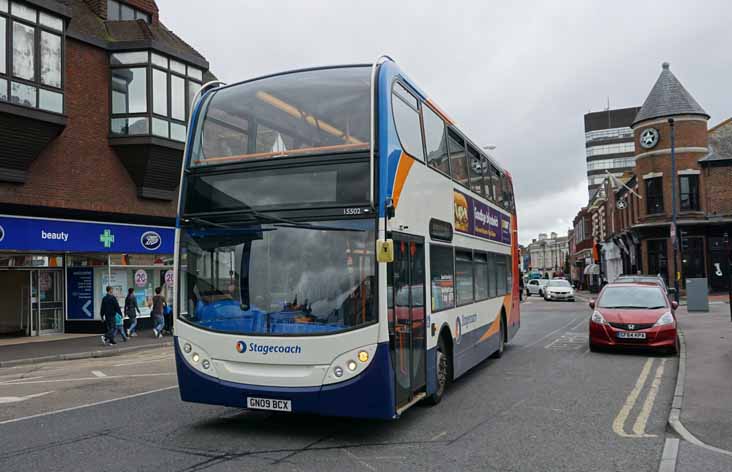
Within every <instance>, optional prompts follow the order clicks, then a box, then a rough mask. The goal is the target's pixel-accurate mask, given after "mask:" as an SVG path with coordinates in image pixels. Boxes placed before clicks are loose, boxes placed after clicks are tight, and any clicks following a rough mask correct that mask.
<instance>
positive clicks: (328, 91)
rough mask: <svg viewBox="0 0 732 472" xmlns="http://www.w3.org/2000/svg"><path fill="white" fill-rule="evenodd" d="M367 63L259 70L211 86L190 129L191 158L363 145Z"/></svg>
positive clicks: (211, 160)
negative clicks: (263, 74)
mask: <svg viewBox="0 0 732 472" xmlns="http://www.w3.org/2000/svg"><path fill="white" fill-rule="evenodd" d="M370 83H371V68H370V67H363V66H359V67H341V68H336V69H319V70H309V71H304V72H294V73H290V74H284V75H277V76H274V77H267V78H263V79H259V80H254V81H251V82H246V83H242V84H238V85H234V86H230V87H225V88H222V89H220V90H218V91H215V92H213V94H212V96H211V98H210V99H209V100H208V102H207V103H206V105H205V107H204V109H203V112H202V113H203V117H202V119H201V120H200V124H199V126H198V129H197V131H196V136H195V140H194V145H193V154H192V160H191V163H192V165H201V164H217V163H224V162H233V161H238V160H242V159H252V158H272V157H280V156H287V155H301V154H306V153H326V152H345V151H353V150H366V149H368V147H369V135H370V131H371V130H370V106H371V100H370V93H371V92H370Z"/></svg>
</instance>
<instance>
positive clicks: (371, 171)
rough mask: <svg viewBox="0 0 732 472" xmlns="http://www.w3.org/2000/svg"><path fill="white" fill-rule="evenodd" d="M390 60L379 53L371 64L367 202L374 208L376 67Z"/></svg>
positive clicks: (392, 60) (390, 59)
mask: <svg viewBox="0 0 732 472" xmlns="http://www.w3.org/2000/svg"><path fill="white" fill-rule="evenodd" d="M387 60H388V61H391V62H396V61H395V60H394V59H392V58H391V57H390V56H388V55H386V54H381V55H380V56H379V57H378V58H376V61H374V65H373V66H371V136H370V141H371V147H370V149H369V179H370V185H371V198H370V199H369V203H370V204H371V207H372V208H374V193H375V191H374V169H375V165H374V148H375V147H376V142H375V141H376V69H377V68H378V67H379V65H380V64H381V63H382V62H385V61H387Z"/></svg>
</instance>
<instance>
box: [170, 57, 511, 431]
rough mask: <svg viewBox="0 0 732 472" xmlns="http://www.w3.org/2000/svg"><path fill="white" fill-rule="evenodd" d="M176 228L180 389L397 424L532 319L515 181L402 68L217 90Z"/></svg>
mask: <svg viewBox="0 0 732 472" xmlns="http://www.w3.org/2000/svg"><path fill="white" fill-rule="evenodd" d="M193 108H194V110H193V112H192V115H191V120H190V128H189V139H188V142H187V144H186V152H185V157H184V162H183V171H182V178H181V198H180V205H179V215H178V228H177V236H176V264H177V277H176V295H175V296H176V299H177V300H178V302H177V303H176V304H175V312H176V321H175V335H176V340H175V353H176V363H177V372H178V381H179V385H180V395H181V398H182V399H183V400H184V401H190V402H200V403H209V404H217V405H228V406H232V407H243V408H249V409H264V410H275V411H286V412H293V413H315V414H321V415H335V416H350V417H363V418H382V419H392V418H398V417H399V416H400V415H401V414H402V412H403V411H404V410H406V409H407V408H409V407H410V406H412V405H414V404H415V403H417V402H419V401H424V402H428V403H433V404H434V403H437V402H439V401H440V399H441V398H442V396H443V393H444V392H445V388H446V386H447V385H448V384H449V382H450V381H451V380H453V379H455V378H457V377H458V376H460V375H462V374H464V373H465V372H467V371H468V370H470V369H471V368H472V367H474V366H475V365H477V364H478V363H480V362H481V361H483V360H484V359H486V358H487V357H489V356H494V357H500V356H501V355H502V353H503V350H504V345H505V343H507V342H508V341H509V340H510V339H511V338H512V337H513V336H514V335H515V334H516V332H517V331H518V329H519V326H520V314H519V303H518V300H519V288H518V247H517V236H516V213H515V206H514V197H513V185H512V181H511V177H510V175H509V174H508V172H506V171H505V170H503V169H502V168H501V167H500V166H499V165H497V164H496V162H494V161H493V160H492V159H491V157H490V156H489V155H487V154H486V153H485V152H483V151H482V150H481V148H480V147H479V146H477V145H476V144H475V143H474V142H473V141H471V140H470V139H469V138H468V137H466V136H465V134H464V133H462V132H461V131H460V129H459V128H458V127H457V126H455V124H454V123H453V122H452V121H451V120H450V119H449V118H448V117H447V116H446V115H445V113H443V112H442V111H441V110H440V109H439V108H438V107H437V106H436V105H435V104H434V103H433V102H432V101H431V100H429V98H428V96H427V95H426V94H425V93H424V92H423V91H422V90H421V89H419V88H418V87H417V86H416V85H415V83H414V82H413V81H412V80H410V79H409V78H408V77H407V76H406V74H404V72H402V70H401V69H400V68H399V67H398V66H397V64H396V63H395V62H393V61H392V60H390V59H388V58H381V59H380V60H379V61H377V63H375V64H366V65H347V66H338V67H323V68H312V69H304V70H296V71H290V72H283V73H279V74H273V75H269V76H265V77H259V78H256V79H252V80H247V81H244V82H240V83H236V84H233V85H223V84H211V85H208V86H206V87H204V88H203V90H202V93H201V95H200V98H197V99H196V102H195V106H194V107H193Z"/></svg>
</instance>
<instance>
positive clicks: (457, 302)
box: [452, 247, 476, 308]
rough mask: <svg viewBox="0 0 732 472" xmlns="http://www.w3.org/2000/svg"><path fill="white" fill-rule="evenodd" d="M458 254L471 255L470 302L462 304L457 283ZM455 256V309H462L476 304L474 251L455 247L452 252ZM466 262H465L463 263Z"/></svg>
mask: <svg viewBox="0 0 732 472" xmlns="http://www.w3.org/2000/svg"><path fill="white" fill-rule="evenodd" d="M458 253H462V254H463V255H466V254H467V255H469V257H470V291H471V294H470V301H467V302H461V301H460V300H459V299H458V296H457V295H458V283H457V265H458ZM452 255H453V268H454V270H453V284H454V286H455V308H460V307H463V306H467V305H473V304H475V302H476V300H475V258H474V257H473V250H472V249H468V248H462V247H455V248H454V250H453V251H452ZM461 262H465V261H461Z"/></svg>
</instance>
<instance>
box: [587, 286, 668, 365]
mask: <svg viewBox="0 0 732 472" xmlns="http://www.w3.org/2000/svg"><path fill="white" fill-rule="evenodd" d="M677 307H678V304H677V303H676V302H669V299H668V297H667V296H666V294H665V293H664V292H663V290H662V289H661V287H659V286H658V285H657V284H654V283H613V284H609V285H606V286H605V288H603V289H602V292H600V295H599V296H598V298H597V300H592V301H590V308H592V309H593V310H594V311H593V313H592V316H591V317H590V350H592V351H596V350H597V349H598V348H601V347H604V348H610V347H646V348H654V349H665V350H667V351H669V352H671V353H673V354H675V353H676V352H678V338H677V336H676V315H674V311H675V310H676V308H677Z"/></svg>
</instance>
